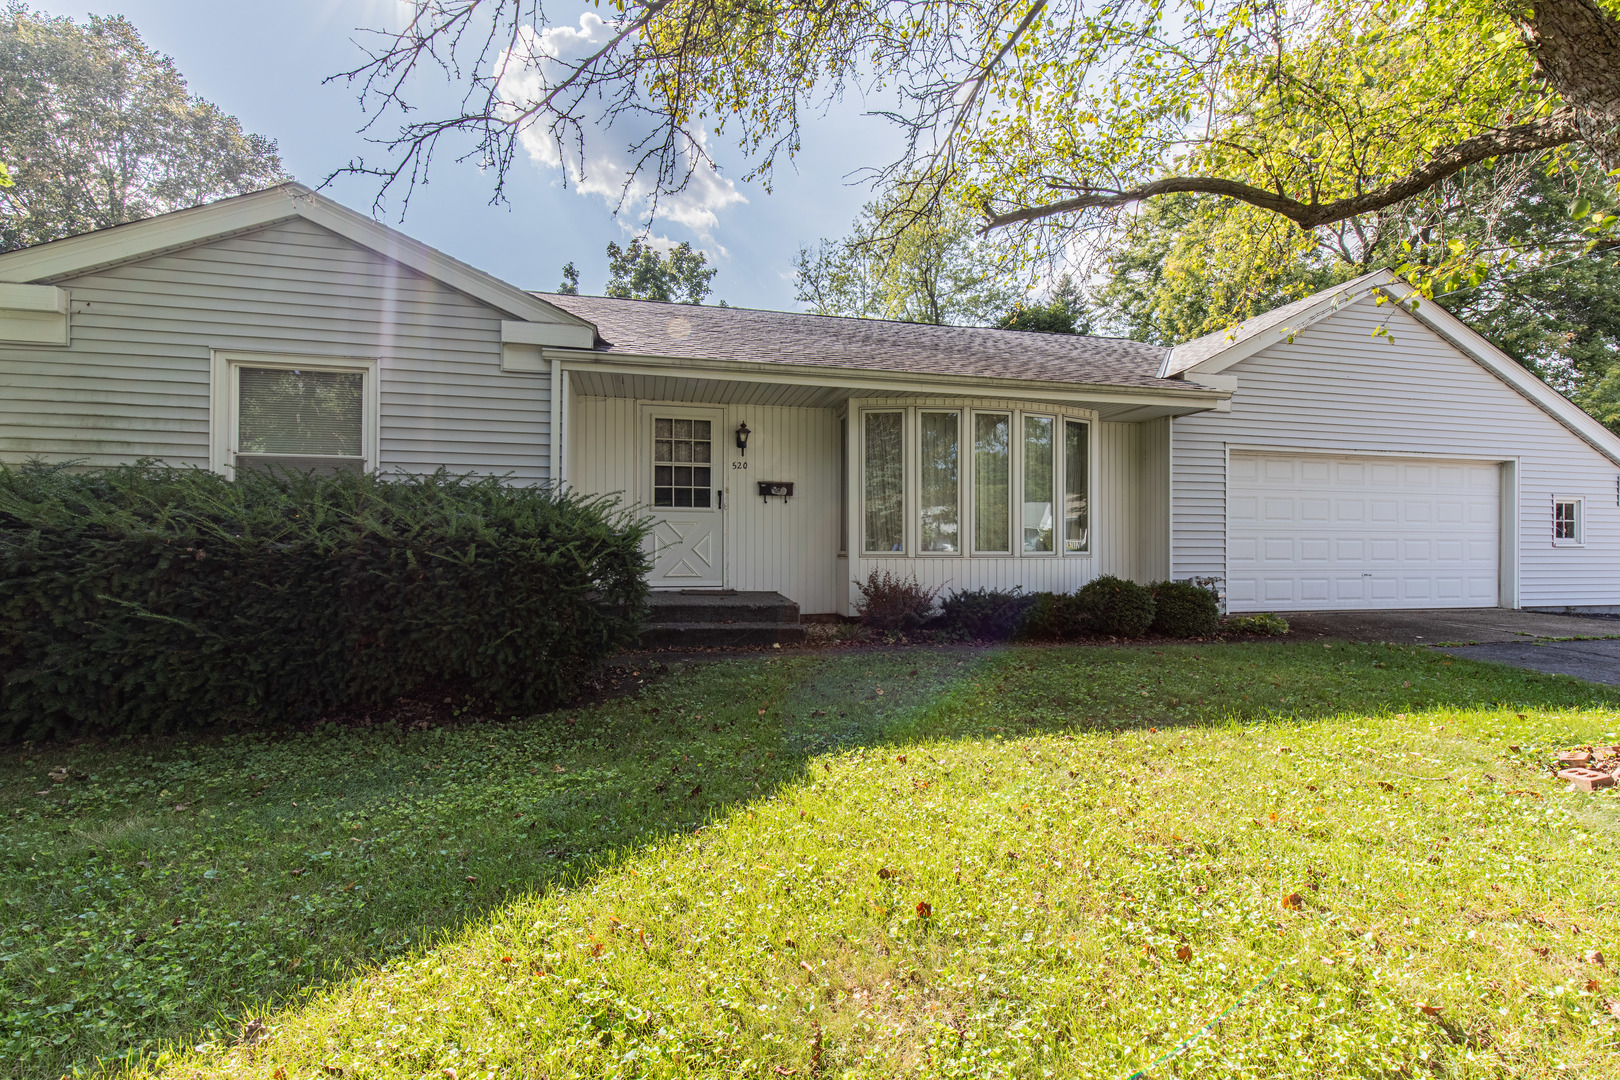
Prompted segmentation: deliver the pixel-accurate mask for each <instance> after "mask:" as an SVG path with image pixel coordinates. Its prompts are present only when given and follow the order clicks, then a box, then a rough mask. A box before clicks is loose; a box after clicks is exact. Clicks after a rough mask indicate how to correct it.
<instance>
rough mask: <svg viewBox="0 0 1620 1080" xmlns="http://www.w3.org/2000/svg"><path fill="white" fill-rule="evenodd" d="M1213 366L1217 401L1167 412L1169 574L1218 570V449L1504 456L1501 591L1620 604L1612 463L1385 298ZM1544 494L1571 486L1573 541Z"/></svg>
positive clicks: (1221, 483) (1222, 556) (1533, 599)
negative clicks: (1192, 410) (1220, 396)
mask: <svg viewBox="0 0 1620 1080" xmlns="http://www.w3.org/2000/svg"><path fill="white" fill-rule="evenodd" d="M1225 374H1227V375H1233V376H1236V377H1237V384H1238V385H1237V390H1236V392H1235V394H1234V397H1233V399H1232V408H1231V412H1229V413H1217V412H1210V413H1200V414H1197V415H1194V416H1187V417H1179V418H1177V419H1176V420H1174V421H1173V422H1172V423H1173V431H1174V436H1173V460H1174V518H1175V521H1174V567H1173V576H1175V577H1178V578H1182V577H1193V576H1200V577H1201V576H1211V577H1220V578H1224V577H1225V575H1226V573H1227V552H1226V535H1227V510H1228V508H1227V506H1226V493H1227V476H1226V460H1227V454H1228V452H1229V450H1232V449H1238V450H1241V449H1244V448H1248V449H1259V450H1267V449H1272V450H1303V451H1317V452H1326V453H1341V454H1387V455H1392V456H1406V457H1417V456H1428V457H1435V458H1450V459H1454V460H1455V459H1468V460H1475V461H1482V462H1487V463H1496V462H1502V463H1506V464H1505V465H1504V466H1503V468H1502V475H1503V478H1504V482H1503V485H1502V487H1503V491H1504V492H1505V493H1506V494H1505V495H1504V500H1503V503H1502V506H1503V518H1504V521H1505V522H1507V523H1508V524H1510V525H1511V526H1512V531H1511V532H1510V533H1508V535H1505V536H1504V537H1503V542H1502V545H1501V548H1500V550H1501V552H1502V555H1501V557H1502V559H1503V561H1504V564H1505V572H1504V573H1503V575H1502V580H1503V583H1504V587H1503V592H1502V595H1501V597H1500V602H1501V603H1503V604H1504V605H1508V606H1526V607H1560V606H1579V605H1593V606H1599V605H1614V604H1620V508H1617V507H1616V499H1615V495H1614V493H1615V483H1616V475H1617V473H1620V466H1617V465H1616V464H1615V463H1614V462H1612V461H1610V460H1608V459H1607V458H1606V457H1604V456H1603V455H1601V454H1599V453H1598V452H1597V451H1595V450H1593V449H1592V448H1591V446H1589V445H1588V444H1587V443H1585V442H1584V441H1582V440H1581V439H1579V438H1577V437H1576V436H1575V435H1574V434H1573V433H1572V432H1570V431H1569V429H1567V428H1565V427H1564V426H1563V425H1562V424H1560V423H1559V422H1558V421H1557V420H1555V419H1554V418H1553V417H1551V416H1550V415H1548V414H1547V413H1546V412H1544V411H1543V410H1542V409H1541V408H1539V407H1538V406H1536V405H1535V404H1534V403H1532V402H1531V401H1529V400H1527V399H1526V398H1524V397H1523V396H1522V395H1520V394H1519V393H1518V392H1517V391H1515V390H1514V389H1513V388H1512V387H1511V386H1509V385H1508V384H1506V383H1504V382H1502V381H1501V380H1500V379H1498V378H1497V377H1496V376H1495V375H1493V374H1491V373H1490V372H1489V371H1487V370H1485V369H1484V368H1483V367H1481V366H1480V365H1479V364H1478V363H1476V362H1475V361H1474V360H1473V359H1471V358H1470V357H1468V356H1467V355H1465V354H1464V353H1462V352H1460V351H1459V350H1458V349H1456V348H1455V347H1453V346H1452V345H1450V344H1449V343H1448V342H1446V341H1445V340H1443V339H1442V338H1441V337H1439V335H1437V334H1435V333H1434V332H1433V331H1431V330H1430V329H1428V328H1427V327H1426V326H1424V325H1423V324H1421V323H1420V322H1418V321H1417V320H1416V319H1415V318H1413V317H1411V316H1410V315H1408V314H1406V313H1404V312H1402V311H1400V310H1399V309H1398V308H1396V307H1394V306H1392V305H1388V304H1386V305H1383V306H1377V305H1375V304H1374V303H1373V302H1372V301H1371V300H1363V301H1361V302H1359V303H1356V304H1353V305H1351V306H1349V307H1347V308H1344V309H1342V310H1340V311H1338V312H1336V313H1334V314H1333V315H1331V316H1328V317H1327V318H1324V319H1323V320H1322V321H1321V322H1318V323H1316V324H1314V325H1312V326H1311V327H1310V328H1309V329H1307V330H1305V331H1304V332H1303V333H1301V334H1299V335H1298V336H1297V337H1296V338H1295V339H1294V340H1293V341H1291V342H1279V343H1278V344H1276V345H1273V346H1272V347H1270V348H1268V349H1265V350H1264V351H1262V352H1260V353H1258V354H1256V355H1254V356H1252V357H1249V358H1248V359H1245V360H1243V361H1241V362H1239V363H1238V364H1235V365H1234V366H1232V367H1231V368H1229V369H1227V371H1226V372H1225ZM1554 496H1557V497H1559V498H1574V497H1583V498H1585V500H1586V503H1585V509H1586V514H1587V520H1586V521H1585V522H1584V523H1583V528H1584V539H1585V544H1584V546H1583V547H1580V548H1573V547H1561V546H1555V545H1554V544H1553V542H1552V539H1551V535H1550V534H1551V531H1552V529H1551V522H1550V513H1551V509H1550V508H1551V505H1552V500H1553V498H1554ZM1605 496H1606V497H1605ZM1515 547H1517V549H1518V550H1517V553H1516V575H1515V552H1514V550H1513V549H1514V548H1515ZM1515 588H1516V591H1517V597H1516V598H1515V596H1514V592H1515Z"/></svg>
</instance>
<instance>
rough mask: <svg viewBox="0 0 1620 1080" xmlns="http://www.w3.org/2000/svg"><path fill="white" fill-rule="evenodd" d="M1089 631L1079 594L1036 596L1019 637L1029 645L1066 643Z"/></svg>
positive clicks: (1039, 594)
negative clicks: (1055, 642)
mask: <svg viewBox="0 0 1620 1080" xmlns="http://www.w3.org/2000/svg"><path fill="white" fill-rule="evenodd" d="M1089 629H1090V625H1089V622H1088V620H1087V618H1086V613H1085V610H1084V609H1083V608H1082V607H1081V605H1080V597H1079V594H1077V593H1049V592H1043V593H1036V594H1035V603H1034V604H1033V605H1032V606H1031V607H1030V609H1029V614H1028V615H1026V616H1025V617H1024V624H1023V626H1021V627H1020V628H1019V631H1018V634H1017V636H1018V637H1020V638H1023V639H1024V640H1026V641H1067V640H1068V639H1070V638H1076V637H1079V636H1080V635H1081V634H1084V633H1086V631H1088V630H1089Z"/></svg>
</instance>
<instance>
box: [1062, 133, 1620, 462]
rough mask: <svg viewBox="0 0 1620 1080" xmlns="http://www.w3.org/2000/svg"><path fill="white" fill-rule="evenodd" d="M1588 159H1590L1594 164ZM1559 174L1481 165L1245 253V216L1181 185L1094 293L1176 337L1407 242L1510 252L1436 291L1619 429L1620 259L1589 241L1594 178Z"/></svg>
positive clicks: (1339, 274)
mask: <svg viewBox="0 0 1620 1080" xmlns="http://www.w3.org/2000/svg"><path fill="white" fill-rule="evenodd" d="M1585 167H1587V168H1595V166H1591V165H1590V164H1588V165H1586V166H1585ZM1578 186H1580V185H1579V184H1571V183H1570V182H1569V181H1568V178H1566V177H1560V176H1557V175H1553V174H1550V173H1549V172H1548V171H1547V170H1546V169H1545V168H1542V167H1540V166H1539V165H1537V166H1536V167H1530V168H1517V167H1513V166H1511V165H1509V164H1507V163H1497V164H1496V165H1492V166H1480V167H1476V169H1474V170H1470V171H1469V172H1467V173H1464V174H1460V175H1459V176H1458V177H1457V178H1454V180H1453V181H1450V182H1448V184H1447V185H1444V186H1443V187H1442V188H1437V189H1436V192H1437V193H1441V194H1443V195H1444V198H1443V199H1436V200H1434V201H1432V202H1431V201H1429V200H1420V201H1419V202H1417V203H1414V204H1412V206H1413V207H1416V208H1421V209H1422V210H1423V212H1413V213H1406V214H1400V215H1397V216H1395V217H1393V218H1391V217H1390V216H1389V215H1369V216H1364V217H1357V218H1352V219H1350V221H1348V222H1346V223H1345V225H1344V231H1345V232H1346V233H1348V234H1350V235H1351V236H1353V237H1354V240H1353V242H1340V241H1339V240H1338V239H1337V232H1336V231H1335V230H1324V231H1323V232H1320V233H1305V232H1299V231H1298V230H1294V231H1292V232H1290V233H1286V234H1285V236H1284V239H1285V240H1288V241H1290V242H1291V245H1292V246H1285V245H1282V244H1278V245H1274V246H1271V247H1269V248H1266V249H1265V250H1267V251H1268V252H1269V255H1270V258H1269V259H1268V260H1263V261H1258V260H1252V259H1251V258H1250V256H1251V255H1252V254H1253V252H1254V250H1255V249H1254V248H1253V247H1252V246H1251V244H1250V241H1251V240H1252V238H1251V237H1243V236H1235V235H1233V231H1234V230H1236V229H1240V228H1243V227H1245V226H1246V225H1248V224H1252V222H1251V221H1250V220H1249V219H1248V218H1247V216H1246V215H1244V214H1242V213H1236V214H1234V213H1233V212H1232V211H1233V207H1232V205H1231V204H1230V203H1229V202H1226V201H1224V200H1219V199H1211V198H1208V197H1199V196H1192V195H1177V196H1173V197H1170V198H1167V199H1163V200H1156V201H1154V202H1153V203H1151V204H1149V205H1148V206H1146V207H1144V208H1143V210H1142V212H1141V214H1140V215H1138V217H1137V218H1136V220H1135V221H1134V222H1133V223H1132V225H1131V226H1130V228H1129V229H1128V230H1127V231H1126V233H1125V236H1124V239H1123V241H1122V242H1121V243H1120V244H1119V245H1118V246H1117V247H1116V248H1115V250H1114V251H1113V253H1112V255H1111V258H1110V262H1109V272H1108V277H1107V280H1106V281H1105V282H1104V283H1103V284H1102V285H1101V287H1099V288H1098V289H1097V290H1096V291H1095V293H1094V296H1093V300H1094V303H1095V305H1096V308H1097V310H1098V313H1099V315H1100V316H1101V317H1102V318H1103V319H1104V320H1105V321H1106V322H1108V323H1109V324H1110V325H1112V326H1113V327H1115V328H1117V329H1119V330H1120V331H1122V332H1124V333H1126V334H1128V335H1129V336H1131V337H1133V338H1137V339H1139V340H1143V341H1152V342H1157V343H1160V344H1165V345H1173V344H1176V343H1179V342H1181V341H1186V340H1188V339H1189V338H1193V337H1197V336H1199V335H1201V334H1206V333H1210V332H1213V331H1216V330H1219V329H1221V328H1223V327H1226V326H1229V325H1231V324H1233V323H1235V322H1239V321H1241V320H1243V319H1245V318H1247V317H1249V316H1251V315H1254V314H1257V313H1259V312H1262V311H1265V310H1267V309H1269V308H1272V307H1275V306H1277V305H1278V304H1282V303H1286V302H1288V301H1289V300H1293V299H1297V298H1298V297H1301V296H1305V295H1307V294H1309V293H1312V292H1315V291H1317V290H1319V289H1324V288H1327V287H1329V286H1331V285H1333V284H1336V283H1338V282H1340V281H1344V280H1347V279H1349V278H1351V277H1355V276H1357V275H1359V274H1362V273H1365V272H1367V271H1368V270H1370V269H1375V268H1377V267H1379V266H1383V265H1390V264H1396V263H1400V262H1402V261H1404V260H1407V259H1410V258H1412V257H1413V251H1414V249H1416V250H1418V251H1421V250H1423V249H1425V248H1434V247H1438V248H1440V249H1442V250H1444V249H1450V248H1452V247H1467V248H1470V249H1472V250H1475V251H1481V252H1493V253H1499V254H1502V255H1503V256H1504V257H1502V258H1498V259H1495V260H1492V261H1490V262H1488V263H1485V264H1481V265H1480V266H1478V267H1477V268H1476V269H1475V270H1474V271H1473V272H1471V273H1469V274H1467V275H1461V274H1452V275H1446V276H1445V277H1444V278H1443V279H1440V280H1439V281H1438V283H1437V297H1436V300H1437V302H1439V303H1441V304H1443V305H1444V306H1445V307H1446V308H1447V309H1448V310H1450V311H1451V312H1452V313H1454V314H1456V315H1457V316H1459V317H1460V318H1462V319H1463V320H1465V321H1466V322H1468V323H1469V324H1470V325H1472V326H1473V327H1474V328H1475V329H1476V330H1478V331H1479V332H1480V333H1481V334H1483V335H1484V336H1485V337H1486V338H1487V339H1489V340H1490V341H1491V342H1492V343H1494V344H1495V345H1496V346H1497V347H1498V348H1500V349H1502V350H1503V351H1504V352H1506V353H1507V354H1508V355H1510V356H1512V357H1513V358H1514V359H1515V360H1517V361H1518V362H1519V363H1521V364H1523V365H1524V366H1525V367H1527V368H1529V369H1530V370H1532V371H1534V372H1536V374H1538V375H1540V376H1541V377H1542V378H1543V379H1545V380H1546V381H1547V382H1549V383H1551V384H1552V385H1553V386H1554V387H1556V388H1558V389H1559V390H1561V391H1563V392H1564V393H1566V394H1568V395H1569V396H1571V397H1572V398H1574V399H1575V401H1576V402H1577V403H1579V404H1580V405H1582V406H1583V407H1584V408H1586V409H1587V410H1588V411H1589V412H1591V413H1592V414H1593V415H1594V416H1596V417H1597V418H1598V419H1600V420H1602V421H1603V422H1604V423H1606V424H1610V425H1611V426H1615V428H1616V430H1617V431H1620V258H1617V257H1616V255H1617V253H1616V252H1615V251H1614V250H1612V249H1609V250H1604V249H1599V250H1587V243H1588V241H1587V236H1586V233H1585V228H1584V222H1585V221H1586V220H1587V219H1588V218H1590V217H1592V216H1593V215H1594V214H1610V213H1614V212H1615V210H1616V200H1615V198H1614V196H1613V195H1612V194H1608V193H1605V192H1604V190H1603V188H1602V187H1601V185H1599V186H1597V187H1596V188H1595V191H1596V193H1597V198H1596V200H1595V201H1589V202H1588V204H1587V205H1585V206H1581V205H1579V204H1580V203H1581V201H1582V200H1581V199H1580V198H1579V197H1577V196H1574V195H1572V193H1571V188H1573V187H1578Z"/></svg>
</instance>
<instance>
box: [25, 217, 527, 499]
mask: <svg viewBox="0 0 1620 1080" xmlns="http://www.w3.org/2000/svg"><path fill="white" fill-rule="evenodd" d="M60 284H62V285H63V286H64V287H66V288H67V289H68V290H69V291H70V292H71V295H72V299H73V344H72V345H71V346H69V347H68V348H65V349H24V348H14V347H8V346H3V345H0V385H3V386H4V389H5V393H4V395H3V396H0V459H4V460H8V461H16V460H20V459H23V458H26V457H29V456H34V455H40V456H44V457H48V458H81V459H84V460H85V461H86V463H87V464H91V465H110V464H115V463H118V462H123V461H129V460H131V459H132V458H136V457H157V458H162V459H164V460H166V461H169V462H171V463H174V464H184V465H196V466H201V467H206V466H207V465H208V453H209V450H208V408H209V391H208V379H209V363H210V351H211V350H216V349H218V350H228V351H239V352H258V353H273V354H279V355H294V356H311V357H319V356H331V357H376V358H377V359H378V368H379V373H380V374H379V378H380V391H381V393H380V397H381V415H380V418H379V457H380V462H379V464H380V465H381V467H382V468H383V469H384V470H402V471H406V472H431V471H432V470H434V469H436V468H438V467H439V466H441V465H442V466H445V467H447V468H449V469H451V470H453V471H457V472H478V473H499V474H507V475H509V476H510V477H511V478H512V479H513V480H514V481H515V482H518V483H533V482H536V481H540V480H544V479H546V477H547V458H548V448H549V441H550V415H551V406H550V378H549V375H545V374H539V375H528V374H523V375H520V374H507V373H505V372H502V371H501V369H500V320H501V318H502V315H501V313H500V312H498V311H495V310H494V309H491V308H488V307H486V306H484V305H483V304H481V303H479V302H478V301H476V300H473V299H472V298H470V297H468V296H465V295H463V294H462V293H459V292H456V291H455V290H453V289H450V288H448V287H446V286H444V285H441V284H439V283H438V282H435V281H432V280H430V279H428V278H426V277H423V276H421V275H419V274H417V273H415V272H414V271H410V270H406V269H404V268H403V267H400V266H398V265H397V264H395V263H393V262H392V261H390V260H388V259H385V258H383V257H382V256H380V255H377V254H375V253H374V252H371V251H368V250H366V249H364V248H360V247H357V246H355V245H353V244H351V243H349V242H348V241H346V240H344V239H342V238H340V237H338V236H336V235H334V234H332V233H329V232H327V231H326V230H324V229H321V228H320V227H318V226H316V225H313V224H311V223H309V222H305V221H292V222H286V223H283V224H280V225H276V226H273V227H271V228H267V229H263V230H260V231H258V232H254V233H249V234H246V235H243V236H237V237H232V238H229V239H225V240H220V241H216V242H214V243H211V244H207V245H204V246H200V247H196V248H191V249H188V250H185V251H180V252H176V253H173V254H169V255H162V256H158V257H155V258H152V259H147V260H145V261H143V262H139V263H133V264H130V265H127V266H120V267H116V268H113V269H111V270H106V271H102V272H99V273H95V274H89V275H86V276H84V277H80V278H75V279H72V280H69V281H64V282H61V283H60Z"/></svg>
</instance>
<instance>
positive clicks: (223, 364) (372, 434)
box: [208, 349, 381, 477]
mask: <svg viewBox="0 0 1620 1080" xmlns="http://www.w3.org/2000/svg"><path fill="white" fill-rule="evenodd" d="M243 368H280V369H283V370H295V371H335V372H345V373H348V372H356V371H358V372H360V373H361V374H363V375H364V376H365V379H364V380H363V382H362V383H361V386H360V402H361V408H360V452H361V459H362V460H361V463H360V464H361V468H362V469H363V470H364V471H366V472H376V471H377V467H378V462H377V450H378V442H379V439H378V430H377V429H378V413H379V411H380V400H381V394H380V392H379V389H378V386H377V381H378V380H377V360H376V358H375V357H372V358H365V357H343V356H290V355H287V354H285V353H251V352H227V351H222V350H218V349H216V350H214V352H213V355H212V361H211V366H210V371H209V409H208V443H209V459H210V460H209V464H210V467H211V468H212V469H213V470H214V471H215V472H217V473H220V474H221V475H223V476H226V477H234V476H235V475H236V442H237V421H238V420H239V419H240V411H241V410H240V403H241V400H242V398H241V370H242V369H243Z"/></svg>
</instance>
